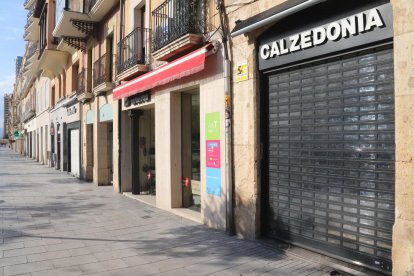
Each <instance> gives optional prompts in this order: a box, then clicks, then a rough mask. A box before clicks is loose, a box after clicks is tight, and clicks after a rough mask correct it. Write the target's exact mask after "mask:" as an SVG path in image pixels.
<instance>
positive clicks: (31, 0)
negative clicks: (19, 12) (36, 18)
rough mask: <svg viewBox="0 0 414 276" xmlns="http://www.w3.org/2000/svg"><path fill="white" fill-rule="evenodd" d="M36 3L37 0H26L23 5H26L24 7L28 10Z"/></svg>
mask: <svg viewBox="0 0 414 276" xmlns="http://www.w3.org/2000/svg"><path fill="white" fill-rule="evenodd" d="M34 3H35V0H26V1H24V4H23V6H24V8H25V9H26V10H28V9H30V8H31V7H32V5H33V4H34Z"/></svg>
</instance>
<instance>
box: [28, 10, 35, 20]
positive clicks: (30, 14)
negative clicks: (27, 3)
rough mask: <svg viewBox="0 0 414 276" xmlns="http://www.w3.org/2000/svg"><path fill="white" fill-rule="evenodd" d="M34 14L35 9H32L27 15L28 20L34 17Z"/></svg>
mask: <svg viewBox="0 0 414 276" xmlns="http://www.w3.org/2000/svg"><path fill="white" fill-rule="evenodd" d="M33 13H34V9H30V10H29V12H28V13H27V19H29V18H30V16H32V15H33Z"/></svg>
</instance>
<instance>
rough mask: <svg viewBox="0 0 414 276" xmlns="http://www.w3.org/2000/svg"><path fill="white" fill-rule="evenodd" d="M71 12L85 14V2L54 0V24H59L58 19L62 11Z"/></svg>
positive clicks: (78, 0)
mask: <svg viewBox="0 0 414 276" xmlns="http://www.w3.org/2000/svg"><path fill="white" fill-rule="evenodd" d="M64 10H65V11H72V12H80V13H87V11H86V1H84V0H56V14H55V20H56V21H55V22H56V24H57V23H58V22H59V19H60V17H61V16H62V13H63V11H64Z"/></svg>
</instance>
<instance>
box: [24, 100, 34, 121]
mask: <svg viewBox="0 0 414 276" xmlns="http://www.w3.org/2000/svg"><path fill="white" fill-rule="evenodd" d="M24 110H25V111H24V113H23V115H22V119H23V120H22V121H23V123H27V122H28V121H29V120H30V119H32V118H33V117H34V116H36V110H35V108H34V106H33V105H32V104H31V103H30V102H28V103H26V105H25V108H24Z"/></svg>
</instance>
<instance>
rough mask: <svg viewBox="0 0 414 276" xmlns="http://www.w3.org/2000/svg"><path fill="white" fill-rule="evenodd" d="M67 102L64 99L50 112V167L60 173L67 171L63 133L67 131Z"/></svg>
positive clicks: (65, 141)
mask: <svg viewBox="0 0 414 276" xmlns="http://www.w3.org/2000/svg"><path fill="white" fill-rule="evenodd" d="M67 101H68V100H67V99H65V98H64V99H63V100H61V101H59V102H58V103H57V104H56V106H55V107H54V108H53V109H51V110H50V132H49V139H50V143H51V155H52V167H54V168H55V169H56V170H61V171H67V170H68V161H67V149H66V147H65V145H66V144H67V140H66V139H65V133H66V131H67V125H66V118H67V111H66V108H65V104H66V103H67Z"/></svg>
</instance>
